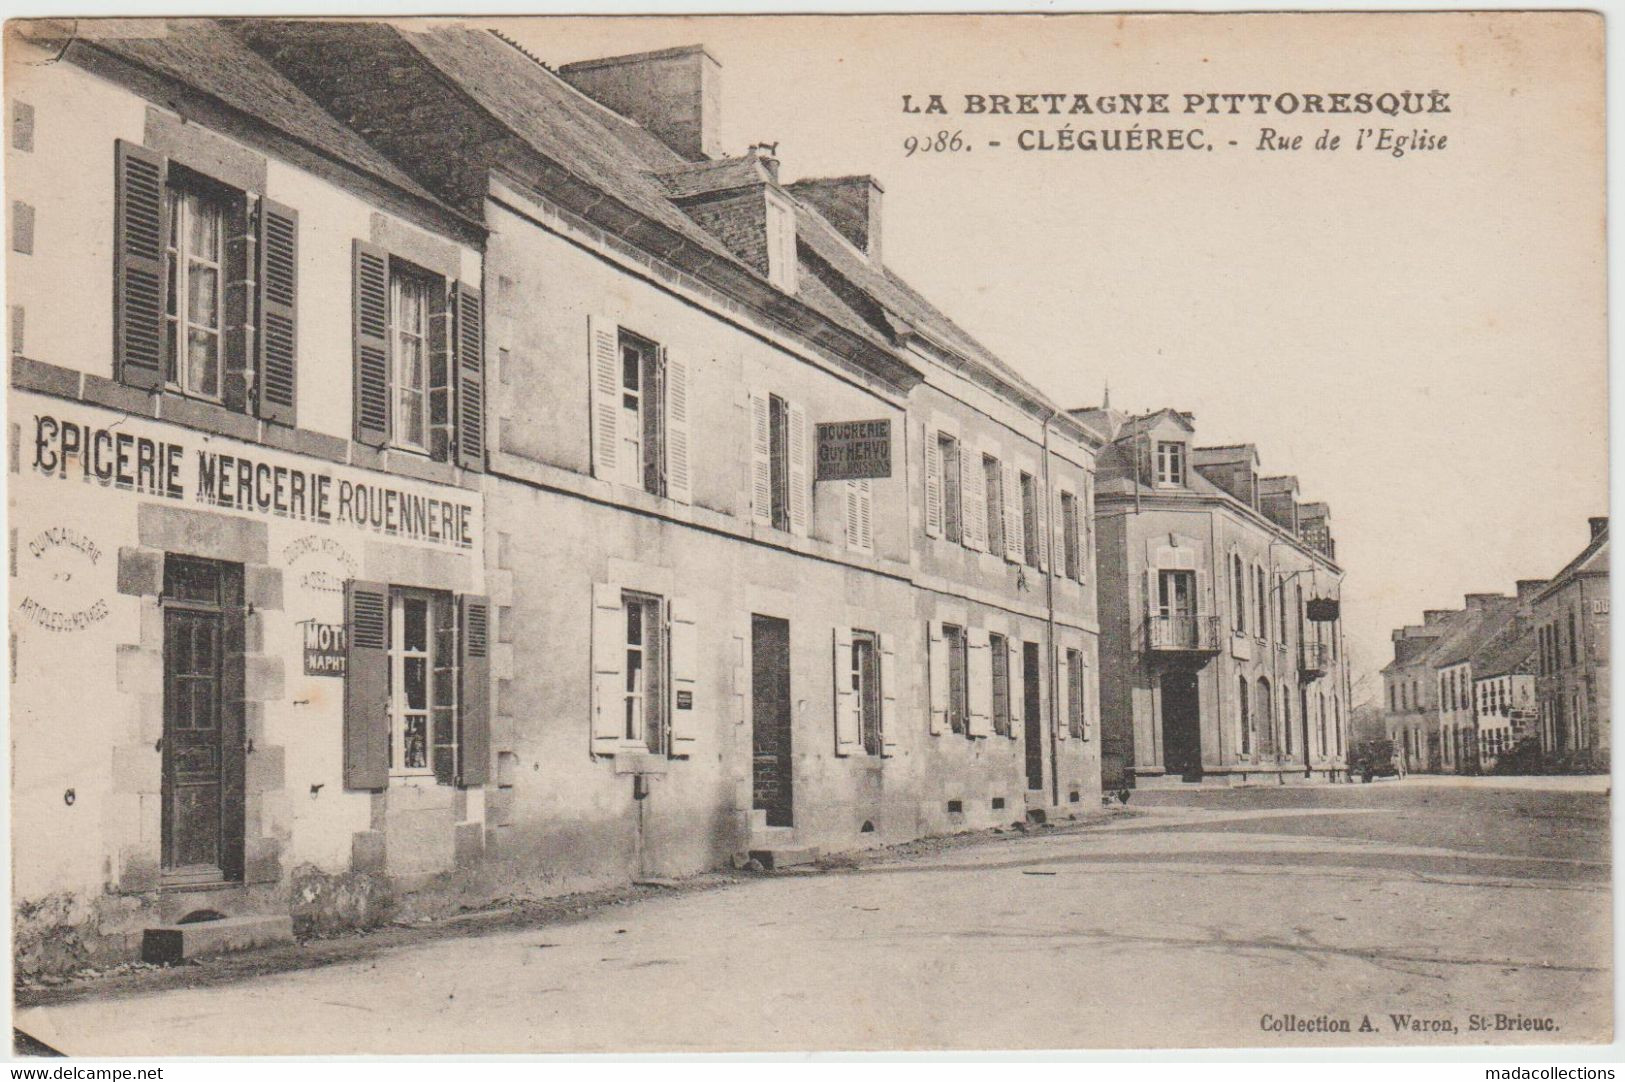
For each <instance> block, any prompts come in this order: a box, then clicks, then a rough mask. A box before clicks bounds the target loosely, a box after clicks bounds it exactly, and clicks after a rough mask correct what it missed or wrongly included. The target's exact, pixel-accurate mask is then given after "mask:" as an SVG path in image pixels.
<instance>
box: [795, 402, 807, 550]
mask: <svg viewBox="0 0 1625 1082" xmlns="http://www.w3.org/2000/svg"><path fill="white" fill-rule="evenodd" d="M811 499H812V485H811V483H810V481H809V479H808V477H807V411H806V409H805V408H804V407H802V406H798V405H796V404H795V403H791V404H790V532H791V533H793V534H795V535H796V536H797V537H806V536H807V522H808V519H809V518H810V517H811V516H810V515H809V508H808V506H807V505H808V503H809V502H810V501H811Z"/></svg>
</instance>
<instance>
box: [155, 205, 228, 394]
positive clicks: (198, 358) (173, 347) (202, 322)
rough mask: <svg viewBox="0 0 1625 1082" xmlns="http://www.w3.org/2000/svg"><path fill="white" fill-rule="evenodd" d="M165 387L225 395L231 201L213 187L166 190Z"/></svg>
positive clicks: (187, 392) (182, 391)
mask: <svg viewBox="0 0 1625 1082" xmlns="http://www.w3.org/2000/svg"><path fill="white" fill-rule="evenodd" d="M164 201H165V208H166V210H167V212H168V219H169V230H168V236H167V238H166V240H165V245H164V278H165V286H166V294H165V296H166V300H165V311H164V385H165V386H166V387H168V388H169V389H170V390H173V391H179V392H180V393H182V394H186V395H191V396H193V397H195V398H206V399H208V400H209V401H211V402H219V401H221V399H222V397H223V390H222V387H223V373H222V366H223V365H224V363H225V340H224V339H225V335H224V333H223V331H224V328H223V326H222V318H221V309H222V307H223V298H224V293H225V288H224V287H225V280H226V274H225V267H226V216H227V213H228V208H229V205H230V204H229V202H228V199H227V197H226V196H225V194H224V193H223V192H221V191H219V190H217V189H214V188H212V186H209V185H206V184H203V183H201V182H194V183H193V184H191V185H190V186H188V187H179V186H177V185H175V184H171V185H170V186H169V187H168V188H167V189H166V190H165V192H164Z"/></svg>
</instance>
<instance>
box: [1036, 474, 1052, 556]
mask: <svg viewBox="0 0 1625 1082" xmlns="http://www.w3.org/2000/svg"><path fill="white" fill-rule="evenodd" d="M1033 493H1034V495H1035V496H1036V499H1034V500H1033V514H1035V515H1037V516H1038V522H1037V523H1036V524H1035V525H1034V532H1035V533H1037V534H1038V570H1040V571H1048V570H1049V542H1050V536H1049V535H1050V521H1049V515H1048V514H1047V513H1046V512H1047V510H1048V505H1047V504H1046V503H1045V502H1044V501H1045V499H1046V498H1047V490H1046V488H1045V486H1044V482H1043V481H1042V480H1040V479H1039V478H1038V476H1037V475H1036V474H1035V475H1034V476H1033Z"/></svg>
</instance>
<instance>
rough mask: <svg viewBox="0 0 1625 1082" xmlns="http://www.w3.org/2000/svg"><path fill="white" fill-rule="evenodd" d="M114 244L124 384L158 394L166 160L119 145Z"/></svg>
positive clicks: (116, 327) (117, 353) (117, 345)
mask: <svg viewBox="0 0 1625 1082" xmlns="http://www.w3.org/2000/svg"><path fill="white" fill-rule="evenodd" d="M116 146H117V149H116V150H115V153H114V157H115V160H116V165H115V168H116V171H117V172H116V178H115V179H116V184H115V186H116V188H117V194H116V196H115V198H116V200H117V207H116V209H115V213H114V234H115V236H114V244H113V303H114V309H115V310H114V317H113V356H114V358H115V360H116V362H117V364H118V378H119V379H120V380H121V381H122V382H124V383H127V384H129V385H130V386H132V387H139V388H141V389H142V390H148V391H150V390H154V389H156V388H158V387H161V386H163V382H164V291H165V288H166V286H165V284H164V283H165V276H164V242H165V234H166V232H167V224H168V223H167V222H166V220H165V219H166V218H167V217H168V214H167V212H166V210H165V207H164V169H165V166H164V159H163V157H162V156H160V155H158V154H154V153H153V152H152V151H150V150H148V149H147V148H145V147H142V146H138V145H136V144H135V143H127V142H125V141H124V140H122V139H120V140H118V142H117V144H116Z"/></svg>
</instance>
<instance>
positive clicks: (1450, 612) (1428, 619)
mask: <svg viewBox="0 0 1625 1082" xmlns="http://www.w3.org/2000/svg"><path fill="white" fill-rule="evenodd" d="M1460 611H1461V610H1460V609H1424V610H1423V611H1422V626H1423V627H1432V626H1433V625H1434V624H1437V623H1439V622H1441V621H1443V620H1446V619H1448V618H1449V617H1451V616H1454V615H1456V613H1458V612H1460Z"/></svg>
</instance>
